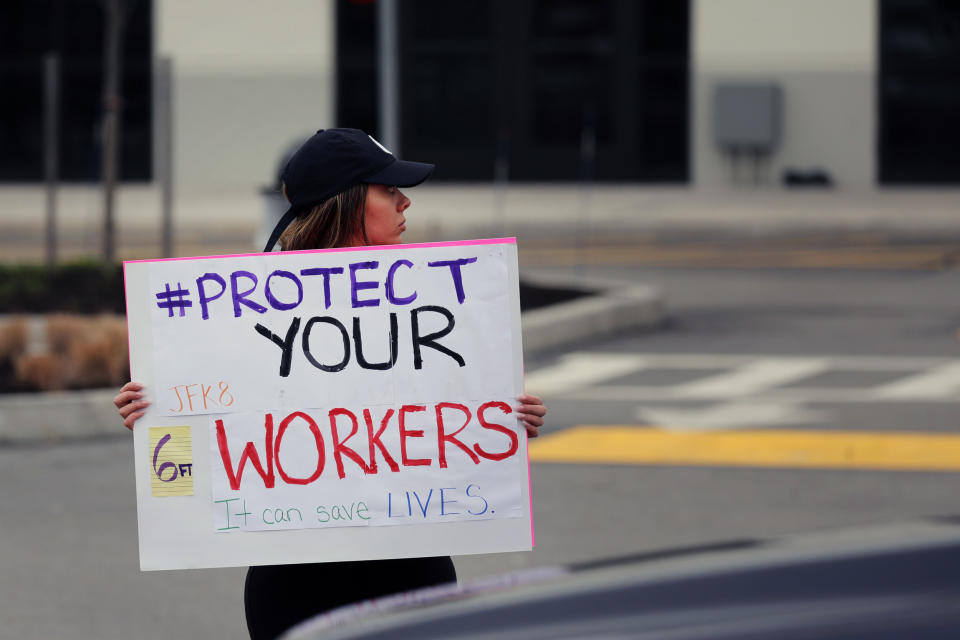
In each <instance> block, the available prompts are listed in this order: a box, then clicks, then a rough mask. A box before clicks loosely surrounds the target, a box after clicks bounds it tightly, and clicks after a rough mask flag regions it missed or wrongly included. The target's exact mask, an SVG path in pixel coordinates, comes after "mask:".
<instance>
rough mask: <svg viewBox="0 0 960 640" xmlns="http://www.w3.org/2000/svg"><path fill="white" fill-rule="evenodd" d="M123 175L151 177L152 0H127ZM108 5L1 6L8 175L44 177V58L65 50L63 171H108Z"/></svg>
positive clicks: (1, 117)
mask: <svg viewBox="0 0 960 640" xmlns="http://www.w3.org/2000/svg"><path fill="white" fill-rule="evenodd" d="M124 6H125V7H126V11H127V14H126V15H127V18H126V22H125V31H124V39H123V46H122V56H121V57H122V59H123V73H122V76H121V90H122V94H123V98H124V101H123V108H122V111H121V118H122V123H123V124H122V132H121V138H120V143H121V148H120V179H121V180H127V181H130V180H149V179H150V178H151V171H152V167H151V158H152V152H151V148H152V130H151V102H152V98H151V96H152V92H151V75H152V74H151V64H152V26H151V15H152V9H151V0H126V2H125V3H124ZM104 23H105V21H104V15H103V9H102V7H101V5H100V3H98V2H90V1H88V0H7V1H6V2H4V3H3V4H2V7H0V83H2V86H3V96H4V99H3V100H0V181H8V182H9V181H17V182H24V181H27V182H30V181H39V180H42V178H43V85H44V82H43V59H44V56H45V54H46V53H47V52H48V51H53V52H56V53H58V54H59V56H60V78H59V85H60V122H59V124H60V148H59V150H58V151H59V158H60V178H61V179H62V180H64V181H68V182H87V181H97V180H99V178H100V146H101V142H100V137H99V130H100V121H101V118H102V102H103V99H102V94H103V69H102V68H103V30H104Z"/></svg>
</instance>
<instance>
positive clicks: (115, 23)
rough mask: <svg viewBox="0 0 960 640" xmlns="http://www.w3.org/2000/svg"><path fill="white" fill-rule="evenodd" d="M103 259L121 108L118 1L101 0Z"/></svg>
mask: <svg viewBox="0 0 960 640" xmlns="http://www.w3.org/2000/svg"><path fill="white" fill-rule="evenodd" d="M103 10H104V14H105V15H104V17H105V28H104V43H103V45H104V46H103V75H104V80H103V109H104V113H103V154H102V165H101V167H102V170H101V178H100V179H101V181H102V185H103V260H104V262H107V263H110V262H113V258H114V254H115V253H116V249H115V239H114V235H115V231H114V220H113V218H114V215H113V206H114V192H115V190H116V183H117V147H118V140H119V111H120V68H119V67H120V29H121V20H122V17H121V15H120V11H121V7H120V0H103Z"/></svg>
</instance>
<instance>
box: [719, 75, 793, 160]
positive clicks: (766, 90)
mask: <svg viewBox="0 0 960 640" xmlns="http://www.w3.org/2000/svg"><path fill="white" fill-rule="evenodd" d="M782 103H783V99H782V97H781V91H780V86H779V85H777V84H774V83H723V84H718V85H716V86H715V87H714V92H713V135H714V140H715V141H716V144H717V146H718V147H720V148H721V149H722V150H723V151H724V152H726V153H729V154H739V153H749V154H755V155H763V156H766V155H769V154H771V153H772V152H773V150H774V149H776V147H777V145H778V144H779V143H780V129H781V124H780V120H781V112H782V109H783V107H782Z"/></svg>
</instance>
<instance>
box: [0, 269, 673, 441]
mask: <svg viewBox="0 0 960 640" xmlns="http://www.w3.org/2000/svg"><path fill="white" fill-rule="evenodd" d="M524 281H525V282H530V283H532V284H537V285H542V286H548V287H549V286H554V287H561V286H562V287H566V288H576V289H583V290H585V291H589V292H592V293H593V294H594V295H591V296H589V297H586V298H582V299H579V300H572V301H570V302H564V303H560V304H555V305H551V306H549V307H544V308H540V309H535V310H533V311H528V312H526V313H524V314H523V316H522V325H523V327H522V331H523V350H524V354H525V355H526V356H528V357H529V356H531V355H534V354H536V353H538V352H541V351H546V350H549V349H558V348H561V347H563V346H565V345H569V344H573V343H576V342H579V341H582V340H586V339H588V338H593V339H595V338H603V337H608V336H611V335H614V334H617V333H620V332H623V331H626V330H638V329H639V330H651V329H655V328H656V327H657V326H659V325H660V324H661V322H662V321H663V299H662V296H661V294H660V292H659V291H658V290H657V289H656V288H654V287H649V286H638V285H634V286H628V287H624V286H623V285H622V284H619V285H618V284H614V283H610V282H606V281H602V280H594V279H588V278H571V277H570V276H563V277H559V276H558V277H554V276H550V277H547V276H543V275H538V276H536V277H527V276H525V277H524ZM116 394H117V390H116V389H94V390H90V391H56V392H49V393H16V394H3V395H0V446H2V445H10V444H30V443H38V444H40V443H51V442H58V441H62V440H78V439H84V438H96V437H110V436H119V435H121V434H123V426H122V425H121V423H120V419H119V417H118V416H117V412H116V409H114V406H113V398H114V396H115V395H116Z"/></svg>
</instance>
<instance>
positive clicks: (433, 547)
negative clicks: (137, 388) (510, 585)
mask: <svg viewBox="0 0 960 640" xmlns="http://www.w3.org/2000/svg"><path fill="white" fill-rule="evenodd" d="M516 257H517V254H516V244H515V240H513V239H503V240H478V241H466V242H457V243H436V244H422V245H400V246H394V247H376V248H352V249H342V250H323V251H304V252H282V253H271V254H250V255H238V256H214V257H207V258H191V259H171V260H153V261H131V262H125V263H124V274H125V283H126V295H127V316H128V328H129V334H130V353H131V374H132V377H133V379H135V380H138V381H141V382H143V383H144V384H145V386H146V387H147V394H148V398H149V399H150V400H151V402H152V404H151V406H150V408H149V410H148V412H147V414H146V415H144V416H143V417H142V418H141V419H140V420H139V421H138V422H137V427H136V429H135V433H134V447H135V452H136V458H135V460H136V473H137V478H136V479H137V506H138V520H139V533H140V560H141V568H143V569H173V568H188V567H212V566H233V565H247V564H282V563H290V562H318V561H331V560H347V559H369V558H384V557H407V556H420V555H441V554H442V555H446V554H451V555H453V554H466V553H490V552H495V551H511V550H524V549H530V548H531V547H532V520H531V514H530V496H529V469H528V463H527V455H526V435H525V432H524V429H523V428H522V426H521V425H520V424H519V422H518V420H517V419H516V416H515V415H514V406H515V404H516V401H515V398H516V396H517V395H518V394H519V393H520V392H521V390H522V346H521V344H520V310H519V291H518V277H517V263H516Z"/></svg>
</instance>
